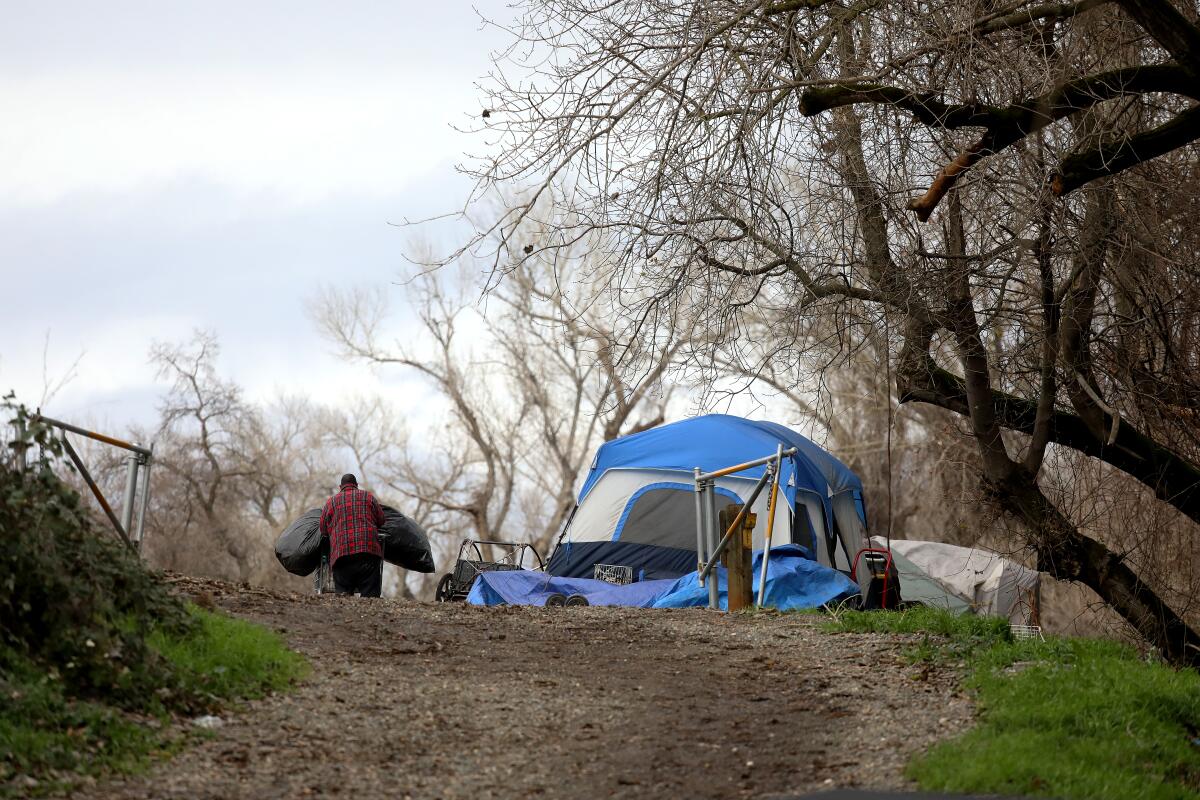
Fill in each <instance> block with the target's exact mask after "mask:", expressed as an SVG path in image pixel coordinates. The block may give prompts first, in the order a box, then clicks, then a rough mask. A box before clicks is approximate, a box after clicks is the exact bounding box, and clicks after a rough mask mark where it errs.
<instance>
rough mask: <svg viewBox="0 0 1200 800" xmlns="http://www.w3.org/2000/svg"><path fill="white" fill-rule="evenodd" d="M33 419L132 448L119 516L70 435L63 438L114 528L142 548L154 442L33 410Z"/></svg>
mask: <svg viewBox="0 0 1200 800" xmlns="http://www.w3.org/2000/svg"><path fill="white" fill-rule="evenodd" d="M31 419H33V420H36V421H38V422H43V423H45V424H47V425H53V426H54V427H56V428H60V429H61V430H63V431H64V432H67V431H69V432H70V433H75V434H78V435H80V436H85V437H87V438H88V439H93V440H95V441H97V442H103V443H104V444H107V445H112V446H113V447H119V448H121V449H122V450H128V451H129V459H128V462H129V466H128V468H127V470H126V474H125V502H124V504H123V505H122V507H121V519H117V515H116V513H115V512H113V509H112V506H111V505H109V502H108V500H107V499H106V498H105V497H104V492H102V491H101V490H100V487H99V486H98V485H97V484H96V481H95V479H94V478H92V474H91V473H90V472H88V469H87V467H86V466H85V465H84V463H83V459H82V458H80V457H79V453H78V452H76V450H75V448H74V447H72V446H71V442H70V440H69V439H67V437H66V434H65V433H64V435H63V438H62V442H63V450H64V451H65V452H66V454H67V457H68V458H70V459H71V463H72V464H74V465H75V469H77V470H79V476H80V477H81V478H83V482H84V483H86V484H87V487H88V489H90V490H91V492H92V495H94V496H95V498H96V502H97V503H99V504H100V508H101V509H103V510H104V514H105V516H107V517H108V521H109V522H110V523H112V526H113V529H114V530H116V532H117V535H118V536H120V537H121V541H123V542H124V543H125V545H126V546H127V547H129V549H130V550H133V551H135V552H139V551H141V549H142V537H143V535H144V533H145V527H146V510H147V508H148V507H149V504H150V465H151V464H152V463H153V460H154V446H153V445H151V446H150V447H142V446H141V445H140V444H137V443H135V442H126V441H124V440H123V439H117V438H116V437H113V436H106V435H105V434H103V433H97V432H95V431H89V430H87V429H86V428H80V427H79V426H78V425H72V424H71V423H69V422H63V421H62V420H58V419H53V418H51V417H47V416H44V415H42V414H40V413H39V414H34V415H33V416H32V417H31ZM139 473H141V476H142V495H141V503H140V504H139V503H138V502H137V501H138V496H137V494H138V491H137V489H138V476H139ZM135 505H137V507H138V514H137V533H136V534H135V535H134V536H133V537H131V536H130V532H131V529H132V527H133V521H134V506H135Z"/></svg>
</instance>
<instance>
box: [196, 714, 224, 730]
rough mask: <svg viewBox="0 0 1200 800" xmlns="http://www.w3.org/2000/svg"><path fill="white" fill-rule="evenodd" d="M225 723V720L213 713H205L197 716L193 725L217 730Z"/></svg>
mask: <svg viewBox="0 0 1200 800" xmlns="http://www.w3.org/2000/svg"><path fill="white" fill-rule="evenodd" d="M224 724H225V720H223V719H221V718H220V717H214V716H213V715H212V714H205V715H204V716H203V717H196V718H195V719H194V720H192V725H194V726H196V727H197V728H204V729H205V730H209V731H212V730H216V729H217V728H220V727H221V726H223V725H224Z"/></svg>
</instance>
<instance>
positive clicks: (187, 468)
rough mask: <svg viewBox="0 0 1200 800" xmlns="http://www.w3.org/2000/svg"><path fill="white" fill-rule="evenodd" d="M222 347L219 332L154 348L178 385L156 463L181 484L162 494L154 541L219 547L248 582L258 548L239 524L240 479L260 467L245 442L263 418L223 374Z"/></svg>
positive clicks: (169, 400) (168, 403) (166, 409)
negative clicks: (249, 455)
mask: <svg viewBox="0 0 1200 800" xmlns="http://www.w3.org/2000/svg"><path fill="white" fill-rule="evenodd" d="M219 349H220V348H219V346H218V344H217V340H216V337H215V336H213V335H212V334H211V333H206V332H197V333H196V334H195V335H194V337H193V339H192V340H191V341H190V342H188V343H187V344H185V345H173V344H164V343H159V344H155V345H154V347H153V348H152V350H151V361H152V362H153V363H154V364H155V365H156V366H157V367H158V370H159V375H160V376H161V377H164V378H166V379H168V380H169V381H170V382H171V388H170V389H169V390H168V392H167V395H166V396H165V397H164V398H163V401H162V405H161V407H160V413H161V419H162V421H161V424H160V427H159V430H158V432H157V435H156V437H155V438H156V439H157V442H158V453H159V456H158V458H157V459H156V461H157V465H158V466H159V467H160V468H161V469H162V471H164V472H166V473H167V475H169V476H171V477H173V478H174V479H175V480H176V481H177V484H176V486H174V487H172V488H173V489H174V491H170V492H165V493H164V492H163V491H159V492H157V493H156V495H155V497H156V498H157V500H156V503H155V513H154V517H153V519H154V522H155V525H154V527H155V528H156V529H158V530H159V531H160V533H159V534H158V535H156V536H154V537H153V538H154V539H156V540H160V541H171V540H174V539H182V540H184V541H188V540H192V539H200V540H202V541H203V542H204V543H205V544H208V543H211V544H215V545H216V546H217V547H219V548H220V550H221V551H223V554H224V555H225V556H227V557H228V558H229V559H230V560H231V561H232V562H233V566H234V570H235V574H236V577H237V578H238V579H239V580H243V581H244V580H248V579H249V578H250V576H251V574H252V572H253V570H254V568H255V560H256V556H257V553H256V548H255V547H254V545H253V543H252V542H251V541H249V538H248V537H247V536H246V535H245V532H244V530H242V528H241V526H240V525H239V524H238V523H239V520H238V511H239V508H238V505H239V502H238V501H239V500H240V497H241V491H242V486H241V485H240V484H242V483H243V482H246V481H249V480H251V479H252V478H253V477H254V476H255V474H256V470H255V468H254V466H253V464H252V462H251V461H248V460H247V459H246V458H245V457H244V451H243V449H242V447H241V439H242V434H243V432H244V431H245V430H246V429H248V428H251V427H254V426H256V425H257V424H258V423H257V421H256V420H253V419H252V418H253V416H254V412H253V410H252V409H251V408H250V407H249V406H247V405H246V404H245V403H244V402H243V401H242V398H241V392H240V391H239V389H238V388H237V387H236V386H235V385H233V384H231V383H229V382H227V381H224V380H222V379H221V378H220V377H218V375H217V373H216V369H215V366H214V361H215V359H216V357H217V355H218V353H219ZM267 507H268V510H269V508H270V504H269V503H268V504H267ZM168 537H170V538H168Z"/></svg>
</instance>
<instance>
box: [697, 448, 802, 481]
mask: <svg viewBox="0 0 1200 800" xmlns="http://www.w3.org/2000/svg"><path fill="white" fill-rule="evenodd" d="M795 452H796V448H794V447H789V448H788V449H787V450H784V451H783V454H784V455H785V456H790V455H794V454H795ZM777 454H778V450H776V455H770V456H764V457H762V458H756V459H754V460H753V461H747V462H746V463H745V464H737V465H736V466H732V467H726V468H725V469H719V470H717V471H716V472H708V473H704V474H702V475H700V476H699V480H705V481H709V480H716V479H717V478H724V477H725V476H726V475H732V474H733V473H735V472H741V471H742V470H747V469H750V468H751V467H759V466H762V465H763V464H769V463H770V462H772V461H774V460H775V459H776V458H777V457H778V455H777Z"/></svg>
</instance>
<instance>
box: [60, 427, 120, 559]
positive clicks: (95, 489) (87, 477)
mask: <svg viewBox="0 0 1200 800" xmlns="http://www.w3.org/2000/svg"><path fill="white" fill-rule="evenodd" d="M62 441H63V449H64V450H66V451H67V455H68V456H70V458H71V461H72V463H74V464H75V469H77V470H79V474H80V476H81V477H82V478H83V482H84V483H86V484H87V486H88V488H89V489H91V490H92V494H94V495H95V496H96V501H97V502H98V503H100V507H101V508H102V509H104V513H105V515H107V516H108V521H109V522H111V523H112V526H113V528H115V529H116V531H117V533H118V534H119V535H120V537H121V541H123V542H124V543H125V546H126V547H128V548H129V549H130V550H132V551H133V552H134V553H136V552H137V551H136V550H134V547H133V544H132V543H130V541H129V537H128V536H126V535H125V529H124V528H122V527H121V521H120V520H119V519H117V515H116V514H114V513H113V510H112V506H110V505H109V504H108V501H107V500H105V499H104V493H103V492H101V491H100V487H99V486H97V485H96V482H95V481H94V480H92V475H91V473H90V472H88V471H87V467H85V466H84V465H83V459H81V458H80V457H79V453H76V452H75V448H74V447H71V443H70V442H69V441H68V440H67V437H65V436H64V437H63V440H62Z"/></svg>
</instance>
